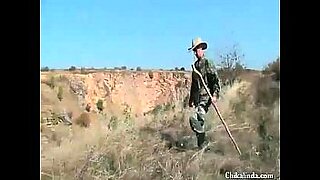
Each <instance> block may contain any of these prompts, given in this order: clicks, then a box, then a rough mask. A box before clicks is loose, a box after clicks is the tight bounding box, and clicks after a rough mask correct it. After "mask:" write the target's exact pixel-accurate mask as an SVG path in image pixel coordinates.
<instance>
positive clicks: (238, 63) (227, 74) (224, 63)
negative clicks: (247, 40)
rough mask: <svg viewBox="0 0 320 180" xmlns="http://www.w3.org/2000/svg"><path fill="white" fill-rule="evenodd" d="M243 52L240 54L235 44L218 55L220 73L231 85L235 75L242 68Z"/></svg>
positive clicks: (236, 75) (237, 74)
mask: <svg viewBox="0 0 320 180" xmlns="http://www.w3.org/2000/svg"><path fill="white" fill-rule="evenodd" d="M243 57H244V54H240V53H239V50H238V49H237V45H233V47H232V49H231V50H229V51H227V52H225V53H222V54H220V55H219V58H220V65H221V67H222V69H221V70H222V74H223V76H224V79H225V81H227V82H229V83H230V84H231V85H232V84H233V82H234V81H235V79H236V77H238V76H239V74H240V73H241V72H242V71H243V70H244V65H243V64H242V58H243Z"/></svg>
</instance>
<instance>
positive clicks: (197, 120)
mask: <svg viewBox="0 0 320 180" xmlns="http://www.w3.org/2000/svg"><path fill="white" fill-rule="evenodd" d="M207 112H208V107H207V105H206V103H205V102H201V103H200V104H199V105H198V106H196V108H195V112H194V113H193V114H192V115H191V116H190V118H189V122H190V126H191V129H192V130H193V131H194V132H195V133H196V136H197V141H198V142H197V143H198V146H199V147H201V146H202V145H203V144H204V142H205V140H206V139H205V129H204V126H205V114H206V113H207Z"/></svg>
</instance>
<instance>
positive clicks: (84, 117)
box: [74, 112, 92, 127]
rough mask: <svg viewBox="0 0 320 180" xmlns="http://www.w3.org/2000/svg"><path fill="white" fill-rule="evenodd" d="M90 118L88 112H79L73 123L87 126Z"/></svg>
mask: <svg viewBox="0 0 320 180" xmlns="http://www.w3.org/2000/svg"><path fill="white" fill-rule="evenodd" d="M91 122H92V120H91V118H90V115H89V113H87V112H83V113H81V114H80V116H79V117H78V118H76V119H75V121H74V123H75V124H76V125H79V126H80V127H89V126H90V124H91Z"/></svg>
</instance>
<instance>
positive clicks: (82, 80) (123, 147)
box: [41, 70, 279, 179]
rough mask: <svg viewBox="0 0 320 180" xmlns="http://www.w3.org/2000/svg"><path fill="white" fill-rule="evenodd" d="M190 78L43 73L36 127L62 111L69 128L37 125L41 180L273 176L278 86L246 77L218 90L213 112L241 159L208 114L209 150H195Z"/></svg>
mask: <svg viewBox="0 0 320 180" xmlns="http://www.w3.org/2000/svg"><path fill="white" fill-rule="evenodd" d="M190 78H191V73H190V72H183V71H179V72H178V71H177V72H175V71H157V70H154V71H122V70H113V71H103V70H101V71H100V70H99V71H95V72H90V73H89V72H86V73H81V72H69V71H57V72H42V73H41V121H42V122H43V121H44V119H45V118H47V117H50V116H52V113H53V114H59V113H61V112H63V111H66V112H68V113H71V114H72V116H71V121H72V122H73V124H72V125H71V126H67V125H64V124H59V125H57V126H56V127H55V128H49V127H46V126H45V125H44V123H42V126H41V137H42V139H41V140H42V144H41V145H42V147H41V151H42V158H41V171H42V178H43V179H46V178H47V179H51V178H52V177H55V178H62V179H224V174H225V172H226V171H247V172H252V171H254V172H257V173H259V172H269V173H273V175H274V176H275V177H277V176H278V175H279V173H278V170H279V167H278V158H279V149H278V145H279V142H278V141H279V131H278V130H279V126H278V125H279V117H278V116H279V108H278V107H279V100H278V98H279V94H278V91H279V89H278V87H276V88H274V87H273V86H271V84H274V83H278V82H275V81H272V79H270V77H268V76H263V75H262V74H261V73H260V72H259V71H245V72H243V73H242V74H240V76H239V78H240V79H241V82H236V83H235V84H233V85H232V86H224V87H223V89H222V96H221V99H220V100H219V102H218V107H219V109H220V111H221V113H222V116H223V117H224V119H225V121H226V122H227V124H228V125H229V128H230V129H231V132H232V134H233V136H234V138H235V139H236V141H237V143H238V144H239V146H240V149H241V151H242V155H241V156H239V155H238V154H237V151H236V150H235V149H234V147H233V146H232V143H231V142H230V139H229V138H228V136H227V134H226V132H225V131H224V128H223V126H222V124H221V122H220V120H219V118H218V117H217V115H216V113H215V112H214V109H213V108H211V109H210V111H209V113H208V114H207V115H206V117H207V119H208V121H207V122H206V123H207V124H206V131H207V132H208V133H207V135H208V138H209V140H210V143H211V145H212V148H211V150H210V151H209V152H197V151H196V150H194V149H193V148H194V146H195V138H194V134H193V132H192V131H191V129H190V127H189V121H188V117H189V116H190V113H192V112H193V109H191V108H189V107H186V100H187V99H188V93H189V88H190V83H191V79H190ZM53 85H54V86H53ZM50 86H51V87H50ZM59 87H61V88H60V89H63V93H62V94H63V95H62V97H63V98H62V100H61V101H59V99H58V97H57V94H58V91H59ZM98 100H102V102H103V110H102V111H99V110H98V107H97V105H96V104H97V102H98ZM88 105H90V106H91V109H90V112H87V111H86V110H85V109H86V107H87V106H88ZM80 121H81V122H83V121H85V124H88V126H87V128H85V127H81V126H79V124H81V123H78V122H80Z"/></svg>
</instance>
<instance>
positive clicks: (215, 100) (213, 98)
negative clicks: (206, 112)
mask: <svg viewBox="0 0 320 180" xmlns="http://www.w3.org/2000/svg"><path fill="white" fill-rule="evenodd" d="M217 101H218V98H217V95H215V94H213V95H212V103H213V104H217Z"/></svg>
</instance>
